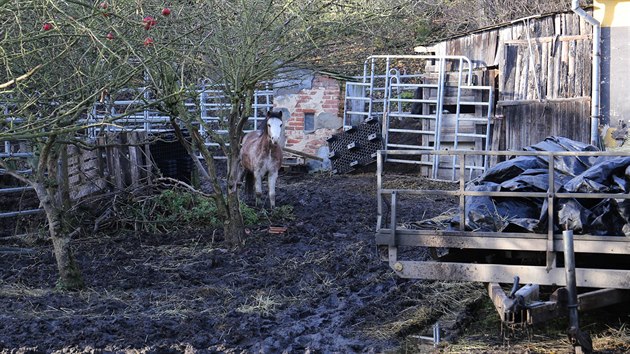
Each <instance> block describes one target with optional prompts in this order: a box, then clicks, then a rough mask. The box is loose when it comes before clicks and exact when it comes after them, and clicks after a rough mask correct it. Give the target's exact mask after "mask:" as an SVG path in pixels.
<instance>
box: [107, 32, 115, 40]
mask: <svg viewBox="0 0 630 354" xmlns="http://www.w3.org/2000/svg"><path fill="white" fill-rule="evenodd" d="M106 37H107V39H109V40H110V41H111V40H112V39H114V34H113V33H111V32H109V33H108V34H107V36H106Z"/></svg>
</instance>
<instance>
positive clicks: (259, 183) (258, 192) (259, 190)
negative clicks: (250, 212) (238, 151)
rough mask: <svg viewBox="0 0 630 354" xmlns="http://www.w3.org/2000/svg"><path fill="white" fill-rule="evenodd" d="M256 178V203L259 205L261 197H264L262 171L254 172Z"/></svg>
mask: <svg viewBox="0 0 630 354" xmlns="http://www.w3.org/2000/svg"><path fill="white" fill-rule="evenodd" d="M254 178H255V179H256V183H255V189H256V205H258V203H259V201H260V197H262V178H263V174H262V172H260V171H256V172H254Z"/></svg>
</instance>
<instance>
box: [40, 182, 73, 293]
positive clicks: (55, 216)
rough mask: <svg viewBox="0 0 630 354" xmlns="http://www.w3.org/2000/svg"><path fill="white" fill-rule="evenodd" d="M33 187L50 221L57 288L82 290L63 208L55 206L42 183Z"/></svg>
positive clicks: (49, 229) (49, 227)
mask: <svg viewBox="0 0 630 354" xmlns="http://www.w3.org/2000/svg"><path fill="white" fill-rule="evenodd" d="M33 187H34V188H35V191H36V192H37V196H38V198H39V201H40V203H41V205H42V207H43V208H44V211H45V212H46V218H47V220H48V231H49V232H50V238H51V240H52V243H53V251H54V253H55V259H56V260H57V269H58V270H59V279H58V280H57V287H58V288H60V289H64V290H76V289H80V288H82V287H83V286H84V282H83V277H82V276H81V270H80V268H79V265H78V264H77V263H76V261H75V259H74V255H73V253H72V249H71V247H70V241H71V240H72V236H71V235H70V233H69V232H67V230H66V229H65V227H64V226H63V217H62V214H61V208H60V207H58V206H56V205H55V204H54V202H53V198H51V197H50V195H49V194H48V191H47V190H46V187H45V186H44V185H43V184H42V183H38V182H35V183H34V186H33Z"/></svg>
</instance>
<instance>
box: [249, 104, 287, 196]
mask: <svg viewBox="0 0 630 354" xmlns="http://www.w3.org/2000/svg"><path fill="white" fill-rule="evenodd" d="M284 141H285V137H284V128H283V126H282V112H272V111H269V112H267V118H266V119H265V122H264V125H263V126H262V128H261V130H257V131H253V132H249V133H247V134H246V135H245V136H244V137H243V140H242V143H241V152H240V156H239V157H240V165H241V169H240V171H239V172H240V173H239V178H238V180H239V181H240V180H241V178H242V177H243V174H245V191H246V193H247V194H248V195H251V194H252V189H253V188H252V187H253V186H252V185H254V187H255V189H256V202H258V199H259V198H260V197H261V196H262V179H263V177H264V176H265V175H267V182H268V184H269V202H270V204H271V207H272V208H274V207H275V206H276V180H277V179H278V170H279V169H280V165H281V164H282V148H283V146H284Z"/></svg>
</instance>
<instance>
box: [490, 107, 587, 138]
mask: <svg viewBox="0 0 630 354" xmlns="http://www.w3.org/2000/svg"><path fill="white" fill-rule="evenodd" d="M517 102H518V101H513V102H512V103H507V102H506V104H504V105H503V106H502V109H503V112H504V115H505V119H504V129H505V131H503V132H500V133H501V134H503V135H504V136H505V148H507V150H520V149H522V148H523V147H525V146H528V145H533V144H536V143H538V142H540V141H542V140H543V139H545V138H546V137H548V136H551V135H559V136H564V137H566V138H569V139H573V140H577V141H581V142H589V140H590V108H591V100H590V98H588V97H582V98H574V99H559V100H550V101H544V102H539V101H520V102H518V103H517ZM495 131H496V130H495Z"/></svg>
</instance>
